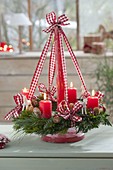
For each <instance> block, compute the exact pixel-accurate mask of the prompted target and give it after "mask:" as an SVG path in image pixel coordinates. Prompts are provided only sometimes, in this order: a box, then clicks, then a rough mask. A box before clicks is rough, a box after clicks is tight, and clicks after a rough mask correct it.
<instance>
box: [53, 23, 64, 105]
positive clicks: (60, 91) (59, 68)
mask: <svg viewBox="0 0 113 170" xmlns="http://www.w3.org/2000/svg"><path fill="white" fill-rule="evenodd" d="M55 57H56V87H57V103H58V104H59V103H60V102H61V101H62V100H64V99H65V91H64V90H65V85H64V78H63V65H62V58H61V47H60V36H59V28H58V27H57V26H56V28H55Z"/></svg>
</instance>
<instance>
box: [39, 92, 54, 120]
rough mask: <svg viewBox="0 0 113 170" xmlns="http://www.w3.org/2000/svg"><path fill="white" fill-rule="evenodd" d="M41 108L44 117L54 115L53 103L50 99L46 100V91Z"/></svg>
mask: <svg viewBox="0 0 113 170" xmlns="http://www.w3.org/2000/svg"><path fill="white" fill-rule="evenodd" d="M39 108H40V111H41V113H42V117H43V118H47V119H49V118H51V115H52V103H51V101H50V100H46V94H45V93H44V100H41V101H40V102H39Z"/></svg>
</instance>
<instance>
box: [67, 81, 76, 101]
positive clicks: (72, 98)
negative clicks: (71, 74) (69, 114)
mask: <svg viewBox="0 0 113 170" xmlns="http://www.w3.org/2000/svg"><path fill="white" fill-rule="evenodd" d="M68 102H69V103H75V102H77V90H76V88H75V87H73V83H72V82H71V83H70V87H69V88H68Z"/></svg>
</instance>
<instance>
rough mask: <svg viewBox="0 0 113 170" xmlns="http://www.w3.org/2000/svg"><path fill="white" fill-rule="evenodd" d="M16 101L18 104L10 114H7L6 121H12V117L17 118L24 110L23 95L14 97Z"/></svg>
mask: <svg viewBox="0 0 113 170" xmlns="http://www.w3.org/2000/svg"><path fill="white" fill-rule="evenodd" d="M14 101H15V103H16V105H17V106H16V107H15V108H14V109H12V110H11V111H10V112H9V113H7V114H6V116H5V120H10V119H11V118H12V117H14V118H17V117H18V116H19V114H20V112H21V111H22V108H23V103H24V101H23V95H22V94H20V93H18V94H17V95H15V96H14Z"/></svg>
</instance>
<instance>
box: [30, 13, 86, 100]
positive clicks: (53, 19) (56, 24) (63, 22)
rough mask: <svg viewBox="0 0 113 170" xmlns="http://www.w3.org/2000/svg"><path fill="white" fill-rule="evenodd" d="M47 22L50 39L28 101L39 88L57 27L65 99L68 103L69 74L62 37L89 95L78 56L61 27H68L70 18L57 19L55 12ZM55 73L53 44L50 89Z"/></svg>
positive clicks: (36, 72) (50, 14)
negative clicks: (40, 78) (40, 77)
mask: <svg viewBox="0 0 113 170" xmlns="http://www.w3.org/2000/svg"><path fill="white" fill-rule="evenodd" d="M46 20H47V22H48V24H49V25H50V26H49V28H47V29H45V30H43V31H45V32H46V33H49V32H50V35H49V38H48V40H47V42H46V44H45V46H44V48H43V50H42V54H41V56H40V59H39V62H38V64H37V67H36V70H35V73H34V75H33V78H32V81H31V85H30V89H29V96H28V99H31V98H32V97H33V95H34V92H35V89H36V87H37V84H38V81H39V76H40V74H41V72H42V69H43V65H44V62H45V59H46V56H47V52H48V49H49V47H50V44H51V42H52V37H53V35H54V34H55V27H58V29H59V33H60V46H61V55H62V61H61V62H62V65H63V80H64V90H65V98H66V101H68V94H67V88H68V86H67V73H66V63H65V57H64V49H63V42H62V37H63V39H64V42H65V44H66V46H67V49H68V51H69V53H70V56H71V58H72V61H73V64H74V66H75V68H76V70H77V73H78V76H79V78H80V80H81V82H82V85H83V87H84V90H85V92H86V93H88V91H87V88H86V85H85V82H84V79H83V76H82V73H81V70H80V68H79V64H78V62H77V59H76V56H75V54H74V52H73V50H72V48H71V45H70V44H69V41H68V39H67V37H66V35H65V33H64V31H63V30H62V28H61V26H65V25H68V24H69V23H66V22H67V21H68V18H67V16H66V15H65V14H63V15H61V16H59V17H58V19H57V17H56V14H55V13H54V12H51V13H49V14H47V15H46ZM54 73H55V44H54V43H53V46H52V49H51V54H50V62H49V74H48V75H49V88H48V89H51V86H52V83H53V78H54Z"/></svg>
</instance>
